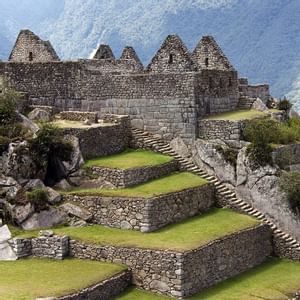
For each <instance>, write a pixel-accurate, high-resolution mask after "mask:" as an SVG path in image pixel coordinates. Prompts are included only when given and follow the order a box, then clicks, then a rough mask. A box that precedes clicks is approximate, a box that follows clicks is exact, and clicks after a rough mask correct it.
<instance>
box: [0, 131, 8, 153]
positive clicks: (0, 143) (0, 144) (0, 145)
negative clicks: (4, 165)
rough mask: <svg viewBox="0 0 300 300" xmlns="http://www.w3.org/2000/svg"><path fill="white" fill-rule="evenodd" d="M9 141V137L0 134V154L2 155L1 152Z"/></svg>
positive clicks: (6, 147) (5, 148)
mask: <svg viewBox="0 0 300 300" xmlns="http://www.w3.org/2000/svg"><path fill="white" fill-rule="evenodd" d="M10 142H11V140H10V139H9V138H7V137H5V136H1V135H0V155H2V154H3V152H4V151H6V150H7V149H8V145H9V143H10Z"/></svg>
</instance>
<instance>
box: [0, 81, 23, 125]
mask: <svg viewBox="0 0 300 300" xmlns="http://www.w3.org/2000/svg"><path fill="white" fill-rule="evenodd" d="M20 99H21V94H20V93H18V92H16V91H15V90H13V89H11V88H9V87H8V85H7V84H6V83H3V84H1V86H0V125H6V124H11V123H13V122H15V120H16V109H17V104H18V101H19V100H20Z"/></svg>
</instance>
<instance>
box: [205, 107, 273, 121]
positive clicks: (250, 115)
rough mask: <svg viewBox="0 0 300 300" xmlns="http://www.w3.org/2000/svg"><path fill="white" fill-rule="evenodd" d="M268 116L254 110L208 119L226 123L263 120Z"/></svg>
mask: <svg viewBox="0 0 300 300" xmlns="http://www.w3.org/2000/svg"><path fill="white" fill-rule="evenodd" d="M267 116H268V114H266V113H264V112H261V111H258V110H254V109H248V110H236V111H229V112H225V113H221V114H218V115H213V116H209V117H208V118H206V119H207V120H226V121H240V120H251V119H255V118H262V117H267Z"/></svg>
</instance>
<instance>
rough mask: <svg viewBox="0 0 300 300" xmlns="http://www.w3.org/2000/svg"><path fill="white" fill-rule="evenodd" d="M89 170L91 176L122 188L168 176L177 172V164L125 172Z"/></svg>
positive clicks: (173, 162) (101, 168) (118, 170)
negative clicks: (98, 177)
mask: <svg viewBox="0 0 300 300" xmlns="http://www.w3.org/2000/svg"><path fill="white" fill-rule="evenodd" d="M89 169H90V170H91V172H92V174H93V175H97V176H101V177H102V178H104V179H105V180H106V181H109V182H111V183H112V184H113V185H114V186H116V187H118V188H123V187H127V186H132V185H136V184H140V183H143V182H147V181H149V180H152V179H156V178H159V177H162V176H165V175H168V174H170V173H172V172H174V171H176V170H178V163H177V161H175V160H173V161H170V162H168V163H165V164H162V165H157V166H146V167H141V168H134V169H126V170H122V169H111V168H104V167H97V166H95V167H91V168H89Z"/></svg>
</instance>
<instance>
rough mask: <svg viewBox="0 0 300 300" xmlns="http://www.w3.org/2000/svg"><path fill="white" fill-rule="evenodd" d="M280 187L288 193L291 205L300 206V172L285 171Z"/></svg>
mask: <svg viewBox="0 0 300 300" xmlns="http://www.w3.org/2000/svg"><path fill="white" fill-rule="evenodd" d="M279 187H280V189H281V190H282V191H283V192H285V193H286V195H287V200H288V201H289V203H290V205H291V207H292V208H293V209H296V208H297V207H298V208H299V207H300V172H283V173H282V175H281V177H280V181H279Z"/></svg>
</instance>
